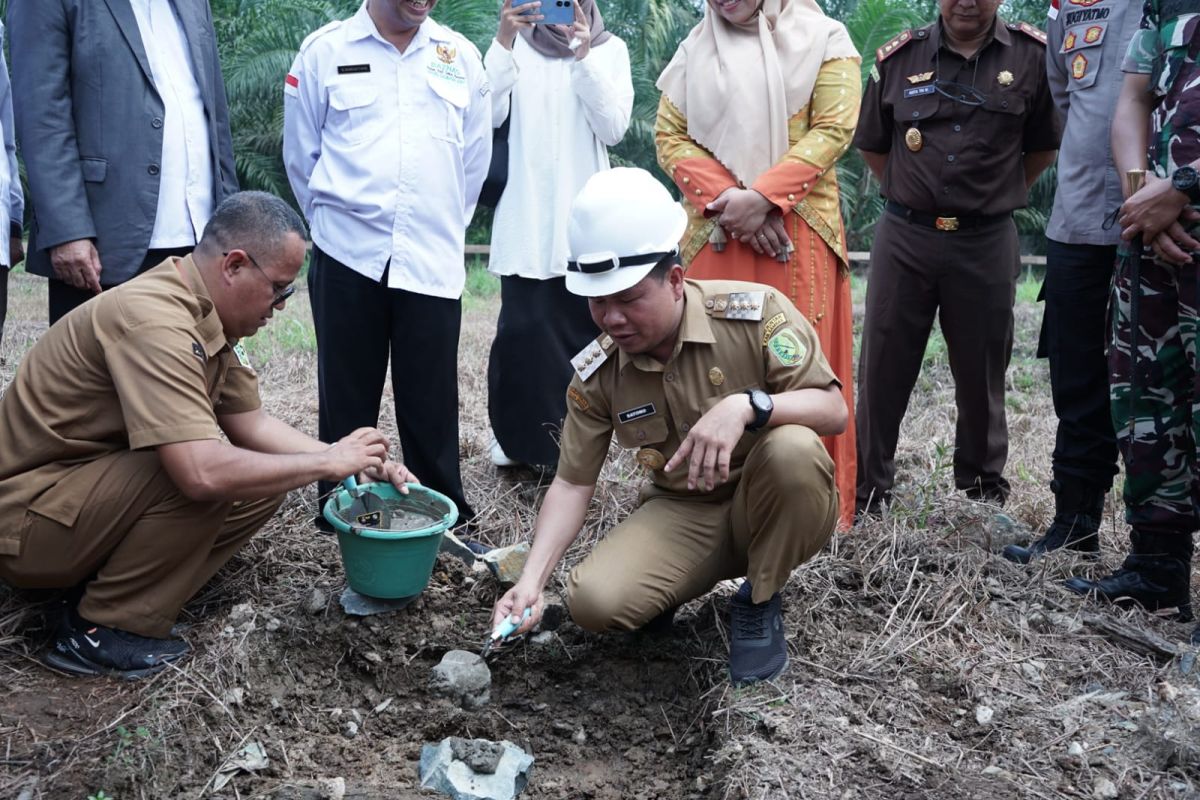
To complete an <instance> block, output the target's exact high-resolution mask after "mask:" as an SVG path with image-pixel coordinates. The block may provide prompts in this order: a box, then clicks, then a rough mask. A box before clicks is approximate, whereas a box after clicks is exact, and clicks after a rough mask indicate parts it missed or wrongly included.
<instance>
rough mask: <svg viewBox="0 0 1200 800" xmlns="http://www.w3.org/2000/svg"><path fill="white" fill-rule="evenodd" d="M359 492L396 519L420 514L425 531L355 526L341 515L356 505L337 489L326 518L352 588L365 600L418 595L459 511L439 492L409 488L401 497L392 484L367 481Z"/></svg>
mask: <svg viewBox="0 0 1200 800" xmlns="http://www.w3.org/2000/svg"><path fill="white" fill-rule="evenodd" d="M357 491H361V492H371V493H372V494H374V495H375V496H376V497H378V498H380V499H381V500H382V501H383V502H384V503H385V504H386V505H387V506H388V509H389V511H390V512H391V513H392V514H393V515H394V514H397V513H398V512H401V513H407V514H410V515H411V514H419V515H421V516H425V517H427V518H428V520H429V524H428V525H425V526H424V527H419V528H412V529H407V530H378V529H373V528H364V527H361V526H359V525H355V524H353V523H351V522H349V521H347V520H346V519H345V517H344V516H343V515H342V513H340V512H343V511H344V510H345V509H346V508H348V507H349V506H350V504H351V503H353V502H354V499H355V495H354V494H352V493H351V490H350V489H347V488H341V489H339V490H338V491H337V493H336V494H334V495H333V497H330V498H329V500H328V501H326V503H325V510H324V515H325V519H327V520H328V521H329V523H330V524H331V525H333V527H334V528H335V529H336V530H337V535H338V546H339V548H340V549H341V551H342V565H343V566H344V567H345V570H346V582H347V583H349V584H350V588H351V589H353V590H354V591H356V592H358V593H359V594H365V595H367V596H368V597H379V598H383V599H392V598H397V597H412V596H413V595H417V594H420V593H421V592H422V591H423V590H424V589H425V587H426V586H428V585H429V576H430V575H431V574H432V573H433V565H434V562H435V561H437V554H438V549H439V548H440V547H441V544H442V534H443V533H445V532H446V531H447V530H448V529H449V528H450V526H451V525H453V524H454V523H455V521H456V520H457V519H458V507H457V506H455V505H454V501H453V500H451V499H450V498H448V497H446V496H445V495H443V494H439V493H438V492H435V491H433V490H432V489H426V488H425V487H424V486H421V485H419V484H415V483H410V484H408V494H407V495H404V494H401V493H400V492H399V490H397V489H396V487H394V486H392V485H391V484H390V483H371V484H366V485H363V486H362V487H360V488H359V489H358V490H357Z"/></svg>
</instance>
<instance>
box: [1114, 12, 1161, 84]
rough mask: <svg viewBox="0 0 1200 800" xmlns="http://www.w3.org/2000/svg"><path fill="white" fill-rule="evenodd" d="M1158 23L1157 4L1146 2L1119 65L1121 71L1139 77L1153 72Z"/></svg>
mask: <svg viewBox="0 0 1200 800" xmlns="http://www.w3.org/2000/svg"><path fill="white" fill-rule="evenodd" d="M1159 21H1160V19H1159V11H1158V3H1157V2H1155V0H1146V2H1145V3H1144V4H1143V5H1142V24H1141V26H1139V28H1138V30H1137V31H1136V32H1135V33H1134V34H1133V38H1132V39H1130V40H1129V49H1128V50H1127V51H1126V52H1125V61H1124V62H1123V63H1122V64H1121V70H1122V71H1124V72H1133V73H1136V74H1139V75H1149V74H1151V73H1152V72H1154V60H1155V58H1156V57H1157V56H1158V53H1159V44H1158V43H1159V37H1158V27H1159Z"/></svg>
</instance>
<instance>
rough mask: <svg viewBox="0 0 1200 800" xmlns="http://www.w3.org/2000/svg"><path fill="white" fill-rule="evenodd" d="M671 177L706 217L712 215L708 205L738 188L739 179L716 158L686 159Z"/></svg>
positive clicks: (689, 200)
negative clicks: (718, 196) (725, 192)
mask: <svg viewBox="0 0 1200 800" xmlns="http://www.w3.org/2000/svg"><path fill="white" fill-rule="evenodd" d="M671 177H672V178H674V179H675V185H676V186H678V187H679V191H680V192H682V193H683V196H684V197H686V198H687V200H688V202H689V203H691V204H692V205H693V206H695V208H696V210H698V211H699V212H700V213H702V214H704V215H705V216H708V215H709V214H711V213H712V212H710V211H708V204H709V203H711V202H712V201H713V200H716V199H717V195H719V194H721V192H723V191H725V190H726V189H729V188H731V187H733V186H737V179H735V178H734V177H733V174H732V173H731V172H730V171H729V170H727V169H725V167H724V166H722V165H721V162H719V161H717V160H716V159H715V158H685V159H683V160H682V161H680V162H678V163H677V164H676V165H675V169H674V171H673V173H672V175H671Z"/></svg>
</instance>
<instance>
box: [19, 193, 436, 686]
mask: <svg viewBox="0 0 1200 800" xmlns="http://www.w3.org/2000/svg"><path fill="white" fill-rule="evenodd" d="M247 248H253V249H254V251H255V253H256V255H255V257H254V258H251V256H250V255H249V253H248V252H247ZM304 256H305V244H304V225H303V223H302V222H301V221H300V218H299V217H298V216H297V215H296V214H295V212H294V211H292V210H291V209H290V208H289V207H288V206H287V205H286V204H285V203H284V202H283V201H282V200H280V199H279V198H277V197H274V196H272V195H269V194H264V193H261V192H243V193H241V194H235V195H233V196H231V197H229V198H227V199H226V200H225V201H224V202H222V203H221V204H220V205H219V206H218V207H217V209H216V211H215V212H214V213H213V216H212V219H211V221H210V222H209V223H208V225H207V227H206V228H205V230H204V234H203V236H202V237H201V240H200V243H199V244H198V245H197V246H196V249H195V251H194V252H193V253H192V255H190V256H185V257H183V258H176V257H173V258H170V259H168V260H167V261H165V262H163V263H162V264H160V265H159V266H158V267H155V268H153V269H151V270H149V271H147V272H146V273H144V274H143V275H141V276H139V277H137V278H134V279H133V280H131V281H128V282H127V283H124V284H122V285H121V286H119V287H117V288H115V289H112V290H111V291H108V292H105V293H103V294H101V295H98V296H97V297H95V298H94V299H92V300H90V301H89V302H87V303H85V304H83V305H82V306H80V307H79V308H77V309H75V310H74V311H72V312H70V313H69V314H68V315H67V316H66V317H64V318H63V319H62V321H61V322H60V323H59V324H56V325H54V326H52V327H51V328H50V330H49V331H47V333H46V334H45V335H44V336H42V338H41V339H40V340H38V342H37V344H35V345H34V346H33V348H32V349H31V350H30V351H29V352H28V353H27V354H26V356H25V358H24V359H23V360H22V362H21V364H20V366H19V367H18V368H17V373H16V375H15V376H14V377H13V380H12V383H10V384H9V385H8V387H7V391H6V392H5V393H4V395H3V397H0V441H2V442H4V446H3V447H0V520H2V521H3V525H0V579H3V580H4V581H7V582H8V583H10V584H12V585H14V586H19V587H23V588H61V589H69V590H72V591H70V592H69V595H68V596H69V598H70V600H69V602H68V603H67V607H66V608H65V609H64V612H63V617H62V619H61V621H60V627H59V631H58V633H57V635H56V638H55V641H54V643H53V645H52V647H51V649H50V650H49V652H48V653H47V655H46V659H45V660H46V663H47V664H49V665H50V666H52V667H54V668H56V669H60V670H64V671H66V672H69V673H73V674H81V675H95V674H100V673H113V674H118V675H121V676H123V677H130V678H132V677H140V676H143V675H147V674H150V673H152V672H155V671H157V670H159V669H162V668H163V667H164V666H165V665H166V664H167V663H169V662H171V661H174V660H176V659H178V658H180V657H181V656H183V655H184V654H186V653H187V651H188V645H187V643H186V642H184V641H183V640H181V639H177V638H169V637H170V631H171V627H172V625H173V624H174V622H175V620H176V617H177V615H178V614H179V611H180V609H181V608H182V607H183V604H184V603H185V602H186V601H187V600H188V598H190V597H191V596H192V595H193V594H195V593H196V591H197V590H198V589H200V587H201V586H203V585H204V583H205V582H206V581H208V579H209V578H211V577H212V576H213V574H214V573H215V572H216V571H217V570H218V569H219V568H220V567H221V566H222V565H223V564H224V563H225V562H227V561H228V560H229V559H230V558H232V557H233V555H234V554H235V553H236V552H237V551H238V550H239V549H240V548H241V546H242V545H243V544H245V543H246V541H247V540H249V539H250V537H251V536H253V535H254V534H255V532H257V531H258V529H259V528H261V527H262V525H263V524H264V523H265V522H266V521H267V519H268V518H269V517H271V515H272V514H274V513H275V510H276V509H277V508H278V507H279V505H280V503H281V502H282V501H283V495H284V493H285V492H287V491H289V490H291V489H295V488H298V487H301V486H304V485H306V484H309V483H312V482H313V481H317V480H331V481H336V480H342V479H343V478H345V477H347V476H349V475H356V474H365V475H366V476H367V477H368V478H371V479H375V480H388V481H392V482H393V483H395V484H396V485H397V486H401V485H403V483H404V482H405V481H407V480H413V477H412V475H411V474H409V472H408V471H407V470H406V469H405V468H404V467H403V466H401V465H399V464H397V463H395V462H392V461H389V460H388V442H387V441H386V439H384V437H383V436H382V435H381V434H380V433H379V432H378V431H377V430H374V429H373V428H363V429H360V430H357V431H355V432H354V433H352V434H350V435H349V436H347V437H345V438H344V439H341V440H340V441H338V442H336V443H334V444H332V445H328V444H323V443H321V442H319V441H317V440H316V439H314V438H312V437H310V436H307V435H305V434H303V433H301V432H299V431H297V430H295V429H293V428H291V427H289V426H288V425H286V424H284V423H283V422H280V421H279V420H276V419H275V418H273V417H271V416H270V415H268V414H266V413H265V412H264V411H263V410H262V407H261V401H260V400H259V395H258V379H257V377H256V375H255V372H254V370H253V368H252V367H251V366H250V363H249V361H248V359H247V357H246V354H245V351H244V350H243V349H242V347H241V345H240V344H239V343H238V340H239V339H241V338H243V337H246V336H251V335H253V334H254V333H255V332H257V331H258V330H259V329H260V328H262V327H263V326H264V325H266V324H267V321H268V320H269V319H270V318H271V316H272V315H273V313H274V311H275V310H276V309H277V308H280V307H282V305H283V303H284V302H285V301H286V300H287V298H288V296H289V295H290V293H291V289H290V286H291V283H292V281H294V280H295V278H296V275H297V273H299V271H300V267H301V265H302V264H303V262H304ZM76 601H77V602H76Z"/></svg>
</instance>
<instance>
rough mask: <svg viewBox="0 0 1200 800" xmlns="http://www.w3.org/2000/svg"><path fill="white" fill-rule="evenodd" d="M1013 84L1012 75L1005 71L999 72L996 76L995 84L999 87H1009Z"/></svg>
mask: <svg viewBox="0 0 1200 800" xmlns="http://www.w3.org/2000/svg"><path fill="white" fill-rule="evenodd" d="M1012 82H1013V74H1012V73H1011V72H1009V71H1008V70H1006V69H1002V70H1000V74H999V75H997V76H996V83H998V84H1000V85H1001V86H1009V85H1011V84H1012Z"/></svg>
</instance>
